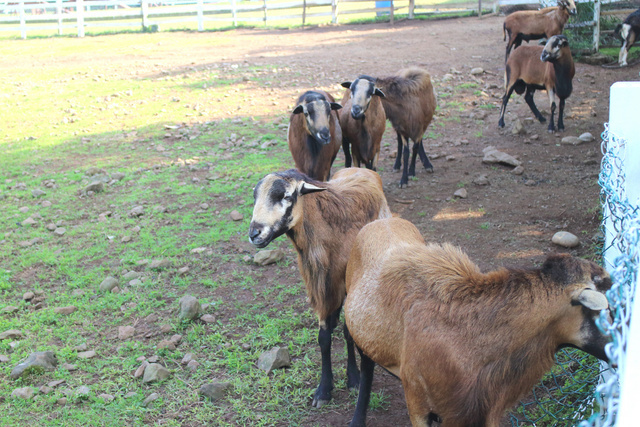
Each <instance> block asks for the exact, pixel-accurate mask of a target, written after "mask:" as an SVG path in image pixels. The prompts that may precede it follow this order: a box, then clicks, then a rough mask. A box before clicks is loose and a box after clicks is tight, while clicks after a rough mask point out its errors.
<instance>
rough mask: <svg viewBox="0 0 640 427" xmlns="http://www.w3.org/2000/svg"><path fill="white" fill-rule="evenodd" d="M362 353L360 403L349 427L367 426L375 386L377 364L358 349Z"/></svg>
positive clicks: (357, 404)
mask: <svg viewBox="0 0 640 427" xmlns="http://www.w3.org/2000/svg"><path fill="white" fill-rule="evenodd" d="M358 353H360V390H359V391H358V403H356V411H355V413H354V414H353V418H352V419H351V423H350V424H349V427H364V426H366V423H365V421H366V418H367V408H368V407H369V398H370V397H371V385H372V384H373V369H374V368H375V366H376V364H375V362H374V361H373V360H371V359H369V357H367V355H366V354H364V353H363V352H362V350H360V348H358Z"/></svg>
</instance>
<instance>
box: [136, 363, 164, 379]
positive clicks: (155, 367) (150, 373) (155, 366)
mask: <svg viewBox="0 0 640 427" xmlns="http://www.w3.org/2000/svg"><path fill="white" fill-rule="evenodd" d="M170 375H171V373H170V372H169V370H168V369H167V368H165V367H164V366H162V365H160V364H159V363H150V364H149V366H147V367H146V369H145V370H144V376H143V377H142V382H143V383H150V382H153V381H162V380H166V379H167V378H169V376H170Z"/></svg>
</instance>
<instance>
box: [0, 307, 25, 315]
mask: <svg viewBox="0 0 640 427" xmlns="http://www.w3.org/2000/svg"><path fill="white" fill-rule="evenodd" d="M18 311H20V308H19V307H16V306H14V305H8V306H6V307H4V308H3V309H2V310H0V313H2V314H14V313H17V312H18Z"/></svg>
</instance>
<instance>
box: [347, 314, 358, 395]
mask: <svg viewBox="0 0 640 427" xmlns="http://www.w3.org/2000/svg"><path fill="white" fill-rule="evenodd" d="M344 339H345V341H346V345H347V388H348V389H349V390H351V389H355V388H356V387H358V385H359V384H360V371H358V364H357V363H356V352H355V343H354V341H353V337H351V334H350V333H349V328H347V325H346V324H345V325H344Z"/></svg>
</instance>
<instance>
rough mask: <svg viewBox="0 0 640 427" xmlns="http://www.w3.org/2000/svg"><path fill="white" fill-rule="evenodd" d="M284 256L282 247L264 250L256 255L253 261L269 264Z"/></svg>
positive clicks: (259, 263)
mask: <svg viewBox="0 0 640 427" xmlns="http://www.w3.org/2000/svg"><path fill="white" fill-rule="evenodd" d="M282 258H284V251H283V250H282V249H273V250H262V251H260V252H258V253H257V254H255V255H254V257H253V262H255V263H256V264H258V265H269V264H273V263H276V262H278V261H280V260H282Z"/></svg>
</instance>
